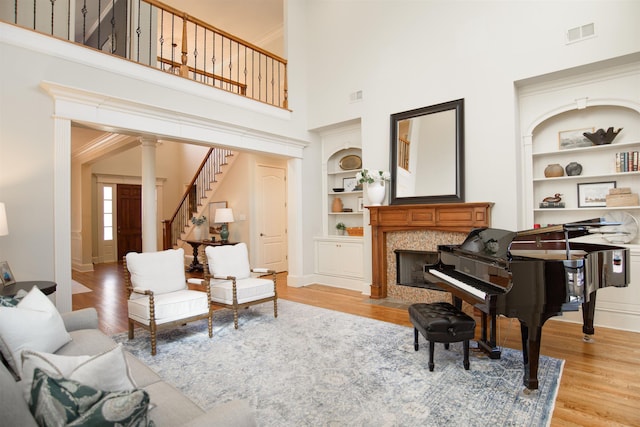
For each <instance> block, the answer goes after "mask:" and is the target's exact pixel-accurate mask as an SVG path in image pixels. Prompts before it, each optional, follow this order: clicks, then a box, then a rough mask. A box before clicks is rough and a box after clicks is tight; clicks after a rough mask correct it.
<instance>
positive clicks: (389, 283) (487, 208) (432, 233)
mask: <svg viewBox="0 0 640 427" xmlns="http://www.w3.org/2000/svg"><path fill="white" fill-rule="evenodd" d="M492 206H493V203H490V202H479V203H446V204H432V205H393V206H368V207H367V208H368V209H369V217H370V222H369V224H370V225H371V256H372V260H371V265H372V277H371V298H374V299H382V298H387V297H395V298H398V299H402V300H405V301H411V302H415V301H421V302H431V301H432V300H434V298H435V299H437V294H438V292H437V291H429V290H427V289H420V288H412V287H408V286H398V285H396V257H395V253H394V250H396V249H410V250H423V251H437V249H438V245H446V244H452V245H455V244H460V243H462V241H463V240H464V239H465V237H467V234H469V232H470V231H471V230H472V229H474V228H480V227H489V226H490V225H491V207H492ZM434 294H435V295H436V297H434Z"/></svg>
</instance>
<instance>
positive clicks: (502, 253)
mask: <svg viewBox="0 0 640 427" xmlns="http://www.w3.org/2000/svg"><path fill="white" fill-rule="evenodd" d="M516 236H517V233H516V232H514V231H509V230H501V229H499V228H476V229H474V230H471V232H470V233H469V234H468V235H467V238H466V239H465V240H464V242H462V245H460V249H461V250H463V251H466V252H469V253H473V254H477V255H483V256H488V257H491V258H498V259H507V253H508V250H509V245H510V244H511V241H512V240H513V239H514V238H515V237H516Z"/></svg>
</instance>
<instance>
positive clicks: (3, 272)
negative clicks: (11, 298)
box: [0, 261, 16, 286]
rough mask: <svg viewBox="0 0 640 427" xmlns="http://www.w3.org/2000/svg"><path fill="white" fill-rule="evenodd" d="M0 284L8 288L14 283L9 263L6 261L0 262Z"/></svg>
mask: <svg viewBox="0 0 640 427" xmlns="http://www.w3.org/2000/svg"><path fill="white" fill-rule="evenodd" d="M0 282H1V283H2V286H9V285H12V284H14V283H16V278H15V277H14V276H13V273H12V272H11V267H9V262H7V261H2V262H0Z"/></svg>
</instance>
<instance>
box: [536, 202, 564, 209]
mask: <svg viewBox="0 0 640 427" xmlns="http://www.w3.org/2000/svg"><path fill="white" fill-rule="evenodd" d="M540 207H541V208H542V209H550V208H564V202H540Z"/></svg>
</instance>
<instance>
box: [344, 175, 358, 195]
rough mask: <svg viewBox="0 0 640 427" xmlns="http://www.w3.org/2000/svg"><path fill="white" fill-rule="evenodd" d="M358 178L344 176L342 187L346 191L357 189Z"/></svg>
mask: <svg viewBox="0 0 640 427" xmlns="http://www.w3.org/2000/svg"><path fill="white" fill-rule="evenodd" d="M356 185H358V180H357V179H356V177H355V176H354V177H349V178H342V187H343V188H344V191H345V192H349V191H355V189H356Z"/></svg>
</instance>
